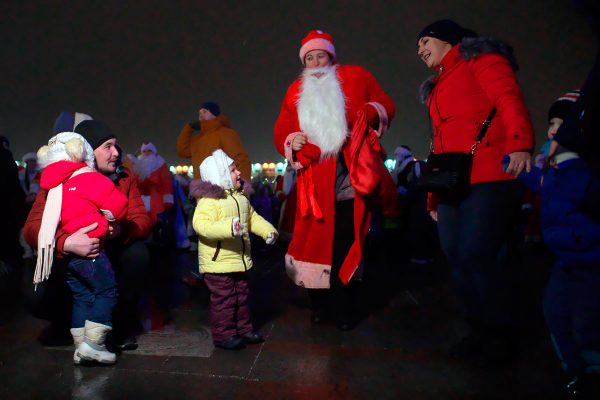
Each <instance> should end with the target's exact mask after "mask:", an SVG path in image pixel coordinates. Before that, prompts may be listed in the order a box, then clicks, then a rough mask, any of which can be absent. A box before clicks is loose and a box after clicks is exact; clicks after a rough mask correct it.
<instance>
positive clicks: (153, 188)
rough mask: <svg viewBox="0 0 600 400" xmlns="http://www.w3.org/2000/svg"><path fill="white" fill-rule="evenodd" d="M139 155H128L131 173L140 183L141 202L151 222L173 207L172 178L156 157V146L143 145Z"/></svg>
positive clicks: (164, 164)
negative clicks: (131, 168)
mask: <svg viewBox="0 0 600 400" xmlns="http://www.w3.org/2000/svg"><path fill="white" fill-rule="evenodd" d="M140 153H141V154H140V155H139V156H138V157H135V156H133V155H131V154H130V155H129V159H130V160H131V163H132V167H133V172H134V173H135V175H136V176H137V178H138V180H139V183H140V192H141V193H142V200H143V201H144V205H145V206H146V211H148V213H150V217H152V220H153V221H156V220H157V218H158V215H159V214H162V213H163V212H165V211H166V210H168V209H169V208H170V207H171V206H172V205H173V180H172V179H173V178H172V176H171V173H170V172H169V167H167V163H166V162H165V160H164V159H163V158H162V157H161V156H159V155H158V151H157V150H156V146H155V145H153V144H152V143H144V144H142V147H141V148H140Z"/></svg>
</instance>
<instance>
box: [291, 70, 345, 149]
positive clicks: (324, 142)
mask: <svg viewBox="0 0 600 400" xmlns="http://www.w3.org/2000/svg"><path fill="white" fill-rule="evenodd" d="M315 74H317V75H315ZM319 74H322V75H319ZM317 76H319V77H317ZM297 107H298V121H299V123H300V129H301V130H302V132H304V134H305V135H306V136H307V138H308V140H309V142H311V143H313V144H315V145H317V146H318V147H319V149H321V159H324V158H327V157H331V156H335V155H337V154H338V153H339V151H340V150H341V148H342V145H343V144H344V142H345V141H346V138H347V137H348V122H347V121H346V99H345V97H344V92H343V91H342V87H341V85H340V81H339V79H338V76H337V66H335V65H334V66H330V67H323V68H307V69H305V70H304V72H303V73H302V84H301V86H300V93H299V95H298V101H297Z"/></svg>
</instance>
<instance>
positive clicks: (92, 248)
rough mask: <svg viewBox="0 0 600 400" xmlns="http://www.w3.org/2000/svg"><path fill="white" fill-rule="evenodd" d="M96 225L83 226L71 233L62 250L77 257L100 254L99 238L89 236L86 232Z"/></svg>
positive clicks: (92, 256) (94, 256) (90, 256)
mask: <svg viewBox="0 0 600 400" xmlns="http://www.w3.org/2000/svg"><path fill="white" fill-rule="evenodd" d="M97 227H98V223H97V222H94V223H93V224H91V225H88V226H84V227H83V228H81V229H79V230H78V231H77V232H74V233H72V234H71V235H70V236H69V237H68V238H67V239H66V240H65V243H64V247H63V250H64V251H65V252H67V253H71V254H75V255H77V256H79V257H85V258H96V257H98V255H99V254H100V239H98V238H91V237H89V236H88V235H87V234H88V233H89V232H91V231H93V230H94V229H96V228H97Z"/></svg>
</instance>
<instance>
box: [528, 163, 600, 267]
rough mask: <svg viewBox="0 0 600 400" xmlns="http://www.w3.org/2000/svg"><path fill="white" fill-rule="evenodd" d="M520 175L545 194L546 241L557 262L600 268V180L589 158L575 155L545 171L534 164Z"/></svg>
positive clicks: (567, 265)
mask: <svg viewBox="0 0 600 400" xmlns="http://www.w3.org/2000/svg"><path fill="white" fill-rule="evenodd" d="M519 179H520V180H521V181H523V182H525V183H527V184H528V186H529V187H530V188H531V189H532V190H533V191H534V192H536V193H539V194H540V195H541V209H540V222H541V225H542V232H543V237H544V242H545V243H546V245H547V246H548V248H549V249H550V250H551V251H552V252H553V253H554V254H555V256H556V264H557V266H559V267H572V266H596V267H598V268H600V220H599V218H598V215H599V211H600V203H598V202H597V200H598V198H599V194H600V180H598V179H597V178H594V177H593V176H592V172H591V170H590V168H589V167H588V166H587V164H586V163H585V161H583V160H581V159H579V158H571V159H568V160H565V161H563V162H561V163H559V164H558V165H557V166H556V168H548V170H547V171H545V172H542V170H540V169H539V168H535V167H534V168H533V169H532V171H531V173H528V174H527V173H526V174H522V175H521V176H520V177H519Z"/></svg>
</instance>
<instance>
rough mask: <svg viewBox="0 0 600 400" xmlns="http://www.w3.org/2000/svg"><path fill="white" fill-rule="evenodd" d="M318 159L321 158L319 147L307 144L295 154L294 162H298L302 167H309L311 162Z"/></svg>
mask: <svg viewBox="0 0 600 400" xmlns="http://www.w3.org/2000/svg"><path fill="white" fill-rule="evenodd" d="M319 157H321V149H320V148H319V146H316V145H314V144H312V143H308V142H306V143H305V144H304V146H303V147H302V148H301V149H300V150H299V151H297V152H296V160H298V162H299V163H300V164H302V166H303V167H307V166H309V165H310V164H311V163H312V162H313V161H317V160H318V159H319Z"/></svg>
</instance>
